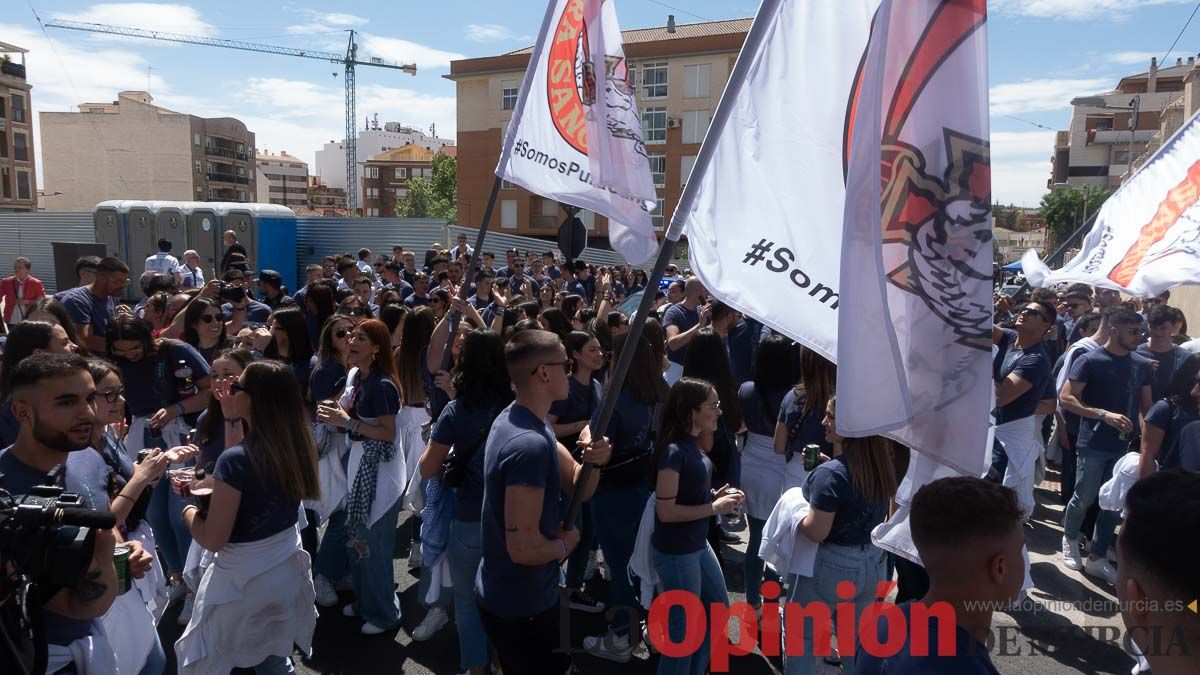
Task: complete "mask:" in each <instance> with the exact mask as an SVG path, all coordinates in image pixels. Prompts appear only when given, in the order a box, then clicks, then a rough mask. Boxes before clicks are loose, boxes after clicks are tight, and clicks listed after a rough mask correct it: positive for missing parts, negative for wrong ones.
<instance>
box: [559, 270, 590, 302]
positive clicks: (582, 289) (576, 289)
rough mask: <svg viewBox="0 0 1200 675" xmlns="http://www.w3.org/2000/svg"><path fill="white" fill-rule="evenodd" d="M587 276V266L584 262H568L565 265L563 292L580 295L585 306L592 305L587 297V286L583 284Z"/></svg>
mask: <svg viewBox="0 0 1200 675" xmlns="http://www.w3.org/2000/svg"><path fill="white" fill-rule="evenodd" d="M586 274H587V266H586V265H584V264H583V261H578V260H577V261H575V262H569V261H568V262H567V263H566V264H565V265H563V292H564V293H567V294H569V295H578V296H579V297H581V298H583V300H584V303H585V304H590V301H589V300H588V296H587V284H585V283H583V278H584V276H585V275H586Z"/></svg>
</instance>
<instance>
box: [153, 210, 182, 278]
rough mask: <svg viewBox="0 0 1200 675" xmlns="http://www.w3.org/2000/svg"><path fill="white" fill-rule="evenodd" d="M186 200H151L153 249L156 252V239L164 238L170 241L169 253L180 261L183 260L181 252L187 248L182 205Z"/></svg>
mask: <svg viewBox="0 0 1200 675" xmlns="http://www.w3.org/2000/svg"><path fill="white" fill-rule="evenodd" d="M186 203H187V202H151V208H152V209H153V211H154V220H155V225H156V228H155V232H156V236H155V241H154V251H155V252H156V253H157V252H158V240H159V239H166V240H167V241H169V242H171V255H173V256H175V258H177V259H178V260H179V262H180V263H182V262H183V252H184V251H186V250H187V249H188V243H187V216H186V215H185V213H184V205H185V204H186Z"/></svg>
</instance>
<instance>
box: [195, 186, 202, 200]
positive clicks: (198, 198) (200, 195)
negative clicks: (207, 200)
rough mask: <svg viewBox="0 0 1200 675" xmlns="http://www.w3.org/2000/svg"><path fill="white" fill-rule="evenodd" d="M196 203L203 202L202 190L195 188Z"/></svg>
mask: <svg viewBox="0 0 1200 675" xmlns="http://www.w3.org/2000/svg"><path fill="white" fill-rule="evenodd" d="M196 201H198V202H202V201H204V188H196Z"/></svg>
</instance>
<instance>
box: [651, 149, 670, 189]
mask: <svg viewBox="0 0 1200 675" xmlns="http://www.w3.org/2000/svg"><path fill="white" fill-rule="evenodd" d="M647 156H648V157H649V158H650V176H651V177H652V178H653V179H654V187H663V186H665V185H666V184H667V156H666V155H647Z"/></svg>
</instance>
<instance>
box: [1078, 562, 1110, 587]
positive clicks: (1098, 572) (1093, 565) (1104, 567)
mask: <svg viewBox="0 0 1200 675" xmlns="http://www.w3.org/2000/svg"><path fill="white" fill-rule="evenodd" d="M1083 571H1084V573H1085V574H1090V575H1092V576H1094V577H1100V578H1101V579H1103V580H1105V581H1107V582H1108V583H1110V584H1112V585H1113V586H1115V585H1117V569H1116V568H1115V567H1113V566H1112V565H1110V564H1109V562H1108V561H1107V560H1105V559H1103V558H1088V561H1087V562H1086V563H1084V565H1083Z"/></svg>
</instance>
